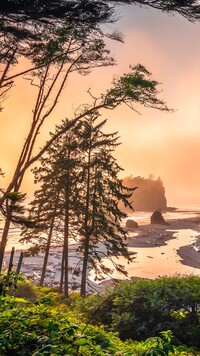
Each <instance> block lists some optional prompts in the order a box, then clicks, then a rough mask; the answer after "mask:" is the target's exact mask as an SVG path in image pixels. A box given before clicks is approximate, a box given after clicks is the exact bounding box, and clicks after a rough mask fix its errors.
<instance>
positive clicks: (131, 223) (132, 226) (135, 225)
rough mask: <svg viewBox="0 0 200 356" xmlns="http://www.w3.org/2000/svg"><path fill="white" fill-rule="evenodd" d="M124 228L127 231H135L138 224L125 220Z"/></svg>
mask: <svg viewBox="0 0 200 356" xmlns="http://www.w3.org/2000/svg"><path fill="white" fill-rule="evenodd" d="M126 227H127V228H128V229H135V228H137V227H138V223H137V222H136V221H134V220H132V219H129V220H127V222H126Z"/></svg>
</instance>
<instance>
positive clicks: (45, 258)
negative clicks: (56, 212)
mask: <svg viewBox="0 0 200 356" xmlns="http://www.w3.org/2000/svg"><path fill="white" fill-rule="evenodd" d="M54 220H55V217H54V216H53V218H52V221H51V226H50V230H49V234H48V239H47V246H46V249H45V255H44V261H43V266H42V274H41V278H40V286H41V287H42V286H43V284H44V278H45V274H46V269H47V262H48V258H49V250H50V245H51V237H52V233H53V225H54Z"/></svg>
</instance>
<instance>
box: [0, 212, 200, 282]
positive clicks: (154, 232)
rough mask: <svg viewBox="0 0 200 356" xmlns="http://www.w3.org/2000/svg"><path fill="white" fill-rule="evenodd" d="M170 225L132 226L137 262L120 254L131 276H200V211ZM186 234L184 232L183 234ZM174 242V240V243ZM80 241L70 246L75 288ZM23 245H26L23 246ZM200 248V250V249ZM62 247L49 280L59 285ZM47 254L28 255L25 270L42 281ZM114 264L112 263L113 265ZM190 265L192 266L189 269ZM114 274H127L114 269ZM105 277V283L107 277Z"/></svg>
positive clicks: (51, 259)
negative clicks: (178, 274) (127, 263)
mask: <svg viewBox="0 0 200 356" xmlns="http://www.w3.org/2000/svg"><path fill="white" fill-rule="evenodd" d="M167 222H168V225H151V224H145V225H144V224H139V226H138V228H135V229H129V235H128V241H127V243H128V247H129V251H130V252H131V253H132V254H133V256H135V258H134V260H133V262H132V263H131V264H129V265H126V262H125V261H123V258H121V257H120V258H119V261H118V262H120V263H122V264H123V263H124V265H125V267H126V268H127V270H128V277H129V278H131V277H134V276H137V277H145V278H156V277H157V276H160V275H166V274H168V273H169V274H176V273H187V274H188V273H195V274H197V275H199V276H200V215H198V214H197V216H195V217H190V218H184V219H170V220H168V221H167ZM182 233H183V234H184V235H183V236H182V235H181V234H182ZM170 244H173V245H172V247H170ZM76 247H77V245H71V247H70V258H69V259H70V264H71V272H70V273H71V275H70V278H69V280H70V283H71V285H72V286H73V288H76V286H78V284H79V276H78V275H75V276H74V275H73V271H74V269H75V268H76V267H77V265H78V261H79V257H80V256H78V255H77V254H76ZM22 248H23V246H22ZM198 250H199V252H198ZM19 254H20V250H16V252H15V258H14V264H15V265H16V264H17V262H18V259H19ZM61 256H62V252H61V248H57V249H54V250H52V251H51V254H50V257H49V262H48V268H47V277H46V284H47V285H52V286H56V285H58V284H59V279H60V270H61ZM9 257H10V252H7V253H6V255H5V267H6V266H7V265H8V263H9ZM43 258H44V254H43V253H40V254H39V255H37V256H35V257H32V256H31V257H24V259H23V264H22V269H21V272H22V273H24V274H25V275H26V276H29V278H31V279H33V281H34V282H35V283H38V281H39V277H40V273H41V268H42V264H43ZM107 262H108V261H106V260H105V264H106V265H108V263H107ZM109 266H110V265H109ZM187 268H189V269H187ZM112 278H117V279H118V278H123V277H122V276H120V275H119V274H117V273H116V271H115V270H113V275H111V276H110V279H112ZM89 280H90V283H91V286H92V287H94V286H95V281H94V275H93V273H92V271H90V272H89ZM107 280H108V279H107V277H106V276H105V280H103V281H102V284H104V283H105V282H106V281H107Z"/></svg>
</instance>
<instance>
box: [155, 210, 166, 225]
mask: <svg viewBox="0 0 200 356" xmlns="http://www.w3.org/2000/svg"><path fill="white" fill-rule="evenodd" d="M151 224H159V225H169V224H168V222H167V221H165V219H164V218H163V216H162V214H161V212H160V211H159V210H156V211H154V213H153V214H152V215H151Z"/></svg>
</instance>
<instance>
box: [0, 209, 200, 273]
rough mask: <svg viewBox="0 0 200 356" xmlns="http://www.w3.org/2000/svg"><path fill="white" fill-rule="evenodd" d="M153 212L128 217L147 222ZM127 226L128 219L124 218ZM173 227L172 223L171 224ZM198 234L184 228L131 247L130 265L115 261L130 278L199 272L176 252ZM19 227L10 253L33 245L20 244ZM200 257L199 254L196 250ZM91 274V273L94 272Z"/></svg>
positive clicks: (181, 214) (174, 214) (178, 215)
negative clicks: (162, 240)
mask: <svg viewBox="0 0 200 356" xmlns="http://www.w3.org/2000/svg"><path fill="white" fill-rule="evenodd" d="M151 214H152V213H148V212H134V214H133V216H131V217H129V218H132V219H133V220H135V221H137V222H138V224H139V225H147V224H149V223H150V217H151ZM199 214H200V211H199V210H196V211H195V210H194V209H193V211H187V210H176V211H170V212H166V213H163V217H164V219H165V220H167V221H169V222H170V220H174V219H187V218H192V217H196V216H199ZM123 225H125V220H124V221H123ZM169 229H170V226H169ZM2 231H3V220H1V222H0V234H1V233H2ZM198 235H199V233H198V232H197V231H194V230H191V229H189V228H188V229H181V230H176V231H173V237H174V238H172V239H170V240H168V241H166V245H164V246H156V247H129V251H130V252H133V253H134V257H135V258H134V261H133V262H132V263H130V264H127V261H126V260H125V259H124V258H122V257H119V259H117V260H116V262H117V263H120V264H122V265H124V266H125V269H126V270H127V271H128V277H131V276H137V277H147V278H155V277H157V276H159V275H169V274H175V273H179V274H191V273H192V274H196V275H200V269H198V268H193V267H189V266H186V265H184V264H182V263H181V258H180V256H178V255H177V253H176V251H177V249H178V248H179V247H181V246H187V245H191V244H192V243H193V242H195V240H196V237H197V236H198ZM20 238H21V236H20V228H19V227H17V226H13V225H11V228H10V231H9V236H8V243H7V246H6V251H7V252H9V251H10V250H11V248H12V247H13V246H14V247H15V249H16V250H26V249H28V247H30V244H21V243H20V242H19V240H20ZM197 254H198V255H199V258H200V253H198V252H197ZM104 263H105V265H107V266H109V267H112V265H111V264H110V263H109V261H108V260H107V259H104ZM91 276H92V274H91ZM112 277H113V278H122V276H121V275H119V273H118V272H117V271H116V270H114V271H113V274H112Z"/></svg>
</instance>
